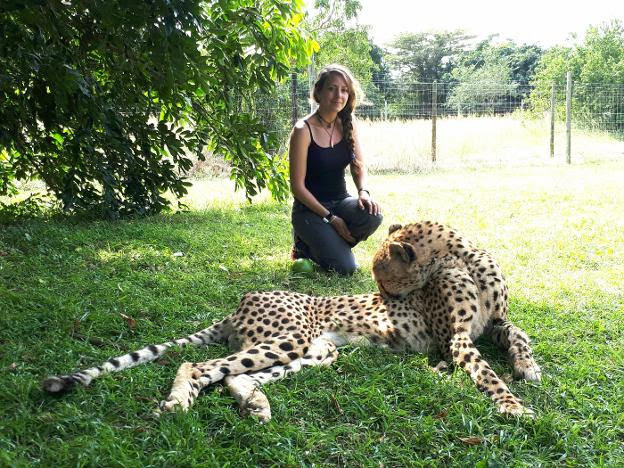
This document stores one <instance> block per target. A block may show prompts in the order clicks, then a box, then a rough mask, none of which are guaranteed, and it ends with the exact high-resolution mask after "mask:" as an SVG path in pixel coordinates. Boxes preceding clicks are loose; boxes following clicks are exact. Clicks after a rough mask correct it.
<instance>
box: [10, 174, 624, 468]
mask: <svg viewBox="0 0 624 468" xmlns="http://www.w3.org/2000/svg"><path fill="white" fill-rule="evenodd" d="M623 180H624V164H623V163H613V162H611V163H602V164H585V165H576V166H572V167H568V166H557V165H552V166H548V167H524V168H522V167H521V168H514V169H490V170H481V171H462V172H454V171H447V172H441V173H435V174H434V173H429V174H421V175H386V176H382V175H378V176H374V177H372V178H371V182H370V189H371V192H372V193H373V195H374V196H375V197H376V198H377V199H378V200H379V201H380V203H381V204H382V206H383V208H384V212H385V221H384V224H383V225H382V228H381V229H380V231H379V232H378V233H376V234H375V236H374V237H373V238H371V239H370V240H368V241H367V242H366V243H364V244H362V245H361V246H358V247H357V248H356V256H357V257H358V260H359V262H360V264H361V265H362V266H363V267H362V270H361V271H360V272H358V273H356V275H355V276H354V277H352V278H338V277H335V276H327V275H325V274H322V273H315V274H313V275H312V276H311V277H297V276H293V275H292V274H290V273H289V263H290V261H289V258H288V253H289V249H290V234H289V209H288V207H287V206H285V205H280V204H276V203H273V202H271V201H269V200H268V199H260V200H258V202H257V203H255V204H254V205H251V206H250V205H247V204H245V202H244V201H243V197H242V195H235V196H232V191H231V185H230V184H229V183H228V182H227V181H225V180H203V181H198V182H196V183H195V185H194V186H193V189H192V191H191V195H190V197H189V200H188V201H189V203H190V205H191V207H192V210H191V211H190V212H187V213H176V214H169V215H162V216H156V217H153V218H149V219H143V220H133V221H121V222H115V223H105V222H83V221H77V220H71V219H39V220H37V219H35V220H23V221H20V222H17V223H13V224H10V225H5V226H1V231H0V308H1V311H0V373H1V379H0V466H122V467H135V466H136V467H144V466H167V467H168V466H375V467H377V466H387V467H389V466H397V467H399V466H400V467H402V466H421V465H423V466H479V467H486V466H562V465H564V466H622V465H624V449H623V443H624V400H623V399H622V395H624V190H622V181H623ZM422 219H432V220H437V221H441V222H444V223H447V224H450V225H452V226H454V227H456V228H458V229H460V230H461V231H462V232H463V233H465V234H466V235H468V236H470V237H471V238H472V239H473V240H474V241H476V242H477V243H478V244H479V245H480V246H482V247H484V248H487V249H489V250H490V251H492V252H493V253H494V254H495V256H496V257H497V258H498V259H499V260H500V262H501V264H502V267H503V271H504V272H505V273H506V276H507V278H508V281H509V286H510V294H511V299H510V315H511V318H512V320H513V321H514V322H515V323H517V324H518V325H519V326H521V327H522V328H524V329H525V330H526V331H527V333H528V334H529V335H530V336H531V338H532V340H533V343H534V346H533V347H534V351H535V356H536V359H537V361H538V362H539V364H540V365H541V366H542V369H543V371H544V378H543V382H542V383H541V384H539V385H537V384H533V383H526V382H512V383H511V384H510V386H511V389H512V391H513V392H514V393H515V394H517V395H519V396H520V397H521V398H523V400H524V401H525V403H526V405H527V406H529V407H530V408H532V409H533V410H534V411H535V413H536V418H535V419H516V418H507V417H503V416H500V415H498V414H497V413H496V410H495V408H494V406H493V405H492V404H491V402H490V401H489V399H488V398H487V397H486V396H485V395H483V394H481V393H480V392H479V391H478V390H477V389H476V388H475V386H474V384H473V383H472V382H471V381H470V379H469V378H468V377H467V376H465V375H464V374H463V373H462V372H455V373H453V374H452V375H449V376H439V375H437V374H434V373H433V372H431V371H430V370H429V369H428V360H427V357H425V356H418V355H416V356H414V355H394V354H391V353H389V352H387V351H384V350H380V349H371V348H359V347H347V348H343V349H342V350H341V353H340V357H339V358H338V361H337V362H336V363H335V364H334V365H333V366H332V367H331V368H323V369H309V370H305V371H303V372H301V373H299V374H297V375H295V376H292V377H290V378H288V379H285V380H283V381H280V382H276V383H273V384H270V385H268V386H266V387H265V392H266V394H267V396H268V397H269V400H270V402H271V405H272V411H273V420H272V421H271V422H270V423H268V424H267V425H264V426H262V425H258V424H257V423H256V422H255V421H253V420H251V419H243V418H241V417H239V415H238V414H237V408H236V404H235V402H234V400H233V399H232V398H231V397H230V396H229V395H228V394H227V392H226V391H224V390H223V388H222V387H221V386H219V385H217V386H215V387H211V388H209V389H208V390H207V391H205V392H203V393H202V395H200V398H199V399H198V400H197V403H196V404H195V405H194V406H193V407H192V408H191V410H190V411H189V412H188V413H186V414H166V415H164V416H163V417H161V418H160V419H155V418H153V417H152V416H151V413H152V410H153V409H154V408H155V407H156V405H157V402H158V401H159V400H160V399H162V398H163V397H164V396H165V395H166V394H167V393H168V391H169V388H170V385H171V383H172V381H173V377H174V375H175V372H176V368H177V366H178V365H179V364H180V363H181V362H183V361H189V360H195V361H198V360H206V359H208V358H214V357H219V356H223V355H224V354H225V349H223V348H220V347H211V348H207V349H185V350H183V351H179V352H171V353H170V354H169V355H168V356H167V357H166V358H165V359H163V360H161V361H159V362H157V363H154V364H152V365H147V366H142V367H138V368H135V369H130V370H128V371H126V372H124V373H119V374H114V375H109V376H106V377H104V378H102V379H100V380H98V381H96V382H94V384H93V385H92V386H91V387H90V388H78V389H76V390H75V391H74V392H73V393H70V394H67V395H65V396H63V397H60V398H55V397H50V396H47V395H45V394H43V393H42V391H41V390H40V382H41V380H42V379H43V378H44V377H46V376H47V375H50V374H55V373H63V372H67V371H70V370H73V369H75V368H78V367H81V366H87V365H92V364H96V363H100V362H101V361H103V360H105V359H107V358H109V357H111V356H113V355H118V354H121V353H124V352H127V351H130V350H133V349H136V348H139V347H142V346H143V345H145V344H148V343H160V342H163V341H165V340H167V339H169V338H171V337H176V336H183V335H186V334H188V333H189V332H192V331H195V330H197V329H199V328H201V327H204V326H206V325H207V324H210V323H211V322H213V321H214V320H215V319H217V318H220V317H223V316H224V315H226V314H229V313H230V312H231V311H233V310H234V308H235V305H236V303H237V301H238V300H239V298H240V296H241V295H242V294H243V293H244V292H246V291H249V290H270V289H278V288H279V289H288V290H294V291H301V292H306V293H313V294H319V295H330V294H344V293H359V292H369V291H373V290H374V284H373V282H372V280H371V278H370V259H371V256H372V254H373V252H374V251H375V249H376V247H377V245H378V244H379V243H380V241H381V240H382V239H383V238H384V237H385V231H386V229H387V226H388V225H389V224H391V223H394V222H403V223H407V222H411V221H417V220H422ZM179 252H180V253H182V256H179V254H178V253H179ZM174 254H178V255H174ZM479 347H480V349H481V350H482V352H483V353H484V355H485V357H486V358H487V359H488V361H489V362H490V363H492V365H493V367H494V369H495V370H496V372H497V373H499V375H505V374H509V372H510V367H509V366H508V364H507V362H506V359H505V357H504V356H503V355H501V354H500V353H499V352H498V351H497V350H496V349H495V348H494V347H492V346H491V345H490V344H489V343H487V342H483V343H480V345H479Z"/></svg>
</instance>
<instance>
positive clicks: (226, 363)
mask: <svg viewBox="0 0 624 468" xmlns="http://www.w3.org/2000/svg"><path fill="white" fill-rule="evenodd" d="M309 345H310V342H309V341H307V340H304V339H302V338H301V336H300V335H298V337H295V336H293V335H291V334H285V335H279V336H276V337H274V338H270V339H267V340H265V341H262V342H259V343H257V344H256V345H254V346H252V347H250V348H247V349H244V350H242V351H239V352H237V353H234V354H231V355H230V356H228V357H226V358H222V359H212V360H210V361H206V362H197V363H192V362H185V363H183V364H182V365H181V366H180V367H179V368H178V373H177V374H176V377H175V380H174V381H173V386H172V387H171V392H170V393H169V396H168V397H167V399H166V400H164V401H162V402H161V403H160V409H161V410H164V411H175V410H178V409H180V410H183V411H186V410H187V409H188V408H189V407H190V406H191V405H192V404H193V402H194V401H195V398H197V396H198V395H199V392H200V391H201V390H202V389H203V388H204V387H206V386H208V385H211V384H214V383H217V382H219V381H221V380H223V379H225V378H226V377H228V376H235V375H239V374H247V373H252V372H257V371H261V370H263V369H267V368H269V367H273V366H275V365H283V364H284V363H290V362H292V361H295V360H297V359H299V358H300V357H302V356H304V355H305V354H307V352H308V347H309Z"/></svg>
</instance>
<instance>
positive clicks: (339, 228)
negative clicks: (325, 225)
mask: <svg viewBox="0 0 624 468" xmlns="http://www.w3.org/2000/svg"><path fill="white" fill-rule="evenodd" d="M330 224H331V226H332V227H333V228H334V229H335V230H336V232H337V233H338V235H339V236H340V237H342V238H343V239H344V240H346V241H347V242H348V243H349V244H355V243H356V240H355V237H353V236H352V235H351V232H350V231H349V228H348V227H347V223H345V222H344V219H342V218H341V217H340V216H336V215H334V217H333V218H332V220H331V223H330Z"/></svg>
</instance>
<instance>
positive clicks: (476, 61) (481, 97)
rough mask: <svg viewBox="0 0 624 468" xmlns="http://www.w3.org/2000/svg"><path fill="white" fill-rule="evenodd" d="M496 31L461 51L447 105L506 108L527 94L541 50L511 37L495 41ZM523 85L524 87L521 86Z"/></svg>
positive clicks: (488, 109)
mask: <svg viewBox="0 0 624 468" xmlns="http://www.w3.org/2000/svg"><path fill="white" fill-rule="evenodd" d="M495 36H496V35H493V36H490V37H488V38H487V39H485V40H483V41H480V42H479V43H478V44H477V45H476V46H475V47H474V48H473V49H470V50H468V51H466V52H464V53H463V54H462V56H461V58H460V59H459V63H458V64H457V66H456V67H455V68H454V69H453V71H452V73H451V74H452V76H453V79H454V80H455V81H456V84H455V85H454V86H453V87H452V91H451V94H450V97H449V99H448V102H447V105H448V106H449V107H450V108H453V109H457V112H458V114H460V113H461V112H464V111H467V112H476V113H481V112H486V113H500V112H509V111H511V110H514V109H515V108H516V107H518V106H519V105H520V104H521V103H522V101H523V98H524V97H525V96H526V95H527V94H528V89H527V87H526V86H527V85H528V84H529V81H530V79H531V77H532V75H533V71H534V69H535V67H536V65H537V62H538V60H539V57H540V56H541V54H542V51H541V49H540V48H539V47H537V46H533V45H522V46H517V45H516V44H515V43H514V42H513V41H506V42H503V43H500V44H495V43H494V42H493V39H494V37H495ZM523 86H524V88H523Z"/></svg>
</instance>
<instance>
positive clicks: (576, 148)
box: [360, 115, 624, 173]
mask: <svg viewBox="0 0 624 468" xmlns="http://www.w3.org/2000/svg"><path fill="white" fill-rule="evenodd" d="M360 125H361V127H362V128H361V131H360V134H361V138H362V147H363V148H366V153H367V156H368V159H369V166H370V168H371V169H372V170H373V171H376V172H380V173H385V172H396V171H399V172H402V173H414V172H430V171H431V170H432V168H433V165H432V162H431V121H430V120H404V121H401V120H392V121H366V120H365V121H362V122H361V123H360ZM436 133H437V156H436V158H437V161H436V164H435V168H436V169H441V168H442V169H459V168H463V169H481V168H501V167H509V166H516V167H518V166H535V165H539V166H543V165H557V164H561V163H562V162H564V161H565V160H566V155H565V151H566V142H565V138H566V132H565V123H559V122H558V123H557V126H556V128H555V155H554V157H553V158H552V159H551V158H550V121H548V120H545V119H542V120H536V119H525V118H522V116H521V115H518V116H509V115H507V116H501V117H459V118H448V117H447V118H441V119H438V121H437V130H436ZM622 156H624V143H623V142H622V141H621V140H617V139H616V138H614V137H613V136H610V135H609V134H608V133H605V132H592V131H587V130H582V129H578V128H573V131H572V159H573V161H574V163H575V164H579V163H580V164H588V163H595V162H598V161H600V162H603V161H605V160H610V161H618V160H621V159H622Z"/></svg>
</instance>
